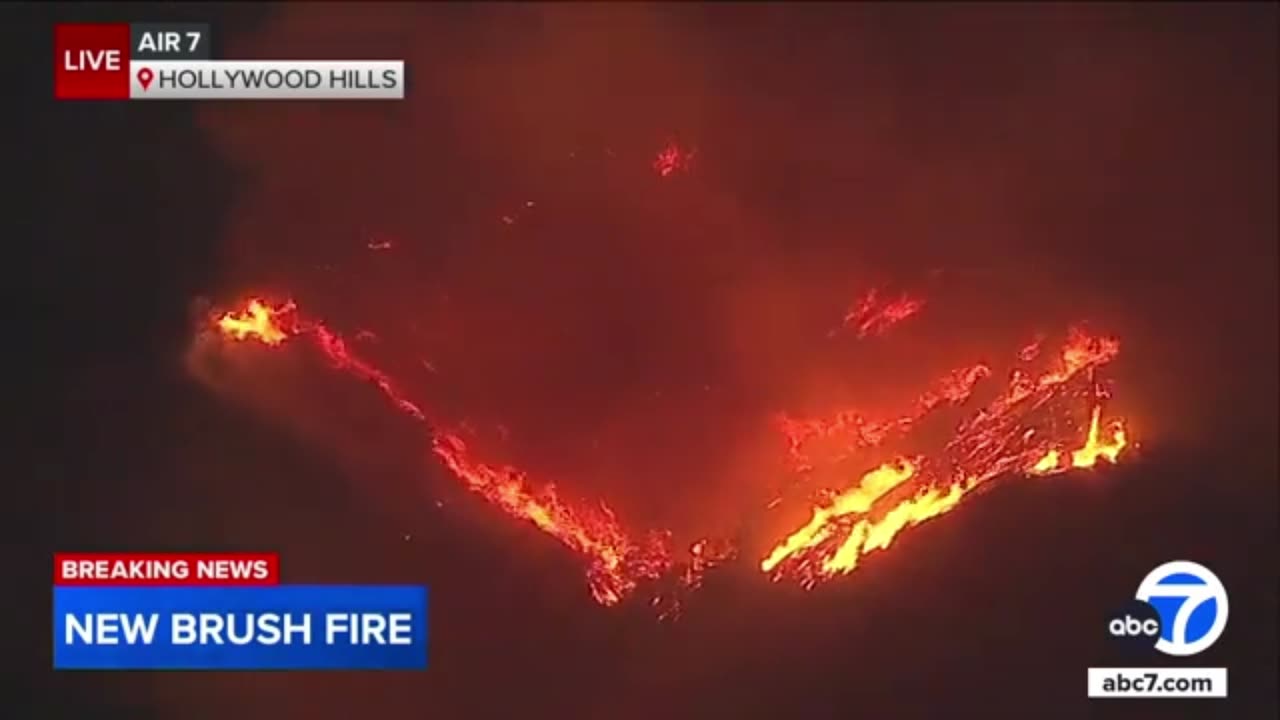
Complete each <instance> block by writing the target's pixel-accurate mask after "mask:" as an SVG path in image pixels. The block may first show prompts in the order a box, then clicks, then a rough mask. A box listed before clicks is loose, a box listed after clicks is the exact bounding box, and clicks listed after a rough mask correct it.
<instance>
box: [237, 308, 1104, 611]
mask: <svg viewBox="0 0 1280 720" xmlns="http://www.w3.org/2000/svg"><path fill="white" fill-rule="evenodd" d="M214 324H215V326H216V327H217V328H218V329H219V330H220V331H221V332H222V333H223V334H224V335H225V336H226V337H228V338H230V339H233V340H238V341H239V340H256V341H258V342H261V343H263V344H265V345H268V346H272V347H275V346H279V345H280V344H282V343H283V342H284V340H285V339H287V338H290V337H294V336H301V335H305V336H307V337H309V338H310V339H311V340H312V341H313V343H314V345H315V347H316V348H317V349H319V350H320V351H321V352H322V353H323V355H324V356H325V357H326V358H328V360H329V361H330V363H331V364H332V365H333V367H334V368H336V369H340V370H343V371H345V372H347V373H349V374H350V375H352V376H353V377H356V378H358V379H360V380H363V381H365V382H368V383H370V384H371V385H372V386H374V387H376V388H378V390H379V391H380V392H381V393H382V394H383V395H384V396H385V397H386V399H387V400H388V401H390V402H391V404H392V405H393V406H394V407H396V408H397V409H399V410H400V411H401V412H403V413H404V414H405V415H407V416H408V417H411V418H413V419H414V420H416V421H419V422H421V423H423V424H424V425H426V426H427V427H428V428H429V429H430V431H431V433H432V442H431V449H432V452H433V454H434V455H435V457H436V458H437V459H438V460H440V461H441V462H442V463H443V464H444V466H445V467H446V468H447V469H449V470H450V472H452V474H453V475H455V476H456V477H457V478H458V479H459V480H461V481H462V482H463V484H464V485H465V486H466V487H467V488H468V489H470V490H471V491H472V492H475V493H476V494H478V495H479V496H481V497H483V498H484V499H485V500H486V501H488V502H489V503H490V504H492V505H494V506H495V507H497V508H499V509H500V510H502V511H503V512H504V513H505V514H507V515H510V516H512V517H515V518H519V519H522V520H525V521H528V522H529V523H531V524H532V525H533V526H534V527H537V528H538V529H539V530H541V531H542V532H544V533H546V534H547V535H549V536H551V537H553V538H555V539H556V540H557V541H558V542H560V543H561V544H563V545H564V546H566V547H568V548H570V549H571V550H573V551H574V552H575V553H578V554H579V555H581V556H583V557H584V558H585V559H586V562H587V566H588V571H587V579H588V586H589V588H590V591H591V594H592V595H593V597H594V598H595V599H596V600H597V601H598V602H600V603H601V604H603V605H614V604H617V603H618V602H620V601H621V600H622V599H623V598H625V597H626V596H628V595H629V594H631V593H632V592H634V591H635V590H636V589H637V587H639V585H640V584H641V583H645V582H650V581H656V580H659V579H660V578H662V577H670V578H673V579H674V581H675V582H676V583H677V585H678V587H679V588H683V589H691V588H696V587H698V586H699V585H700V584H701V582H702V577H703V575H704V573H705V572H706V571H708V570H709V569H710V568H713V567H715V566H717V565H718V564H721V563H722V562H724V561H726V560H728V559H729V558H731V557H733V556H734V552H735V551H734V548H733V547H732V545H730V544H729V543H727V542H723V541H713V540H710V539H703V540H699V541H698V542H696V543H693V544H692V545H691V546H690V547H689V548H688V558H686V559H682V560H677V559H676V558H675V556H674V553H673V552H672V550H671V544H670V534H669V533H665V532H651V533H648V534H646V535H643V536H639V539H637V536H635V535H631V534H629V533H628V532H626V530H625V529H624V528H623V526H622V525H621V523H619V521H618V519H617V518H616V517H615V515H614V514H613V512H612V511H611V510H610V509H609V508H608V507H607V506H605V505H603V504H601V505H599V506H598V507H593V506H580V505H575V504H571V503H568V502H566V501H564V500H563V499H562V498H561V497H560V495H559V494H558V492H557V490H556V487H555V485H553V484H535V483H534V482H532V481H531V480H530V479H529V477H528V476H527V475H526V473H525V472H524V471H522V470H519V469H517V468H514V467H511V466H509V465H495V464H491V463H488V462H484V461H481V460H478V459H476V457H475V456H474V454H473V451H472V450H471V448H470V447H469V446H468V444H467V443H466V442H465V441H464V440H463V439H462V437H460V436H459V435H458V434H455V433H451V432H446V431H443V430H441V429H440V427H439V426H438V425H437V424H436V423H434V422H432V421H431V420H429V419H428V415H427V413H426V412H425V411H424V410H423V409H422V407H421V406H419V405H418V404H416V403H414V402H413V401H411V400H410V399H408V398H407V397H405V396H404V395H403V394H402V393H401V391H400V390H399V389H398V388H397V387H396V385H395V384H394V383H393V382H392V379H391V378H390V377H389V376H388V375H387V374H386V373H384V372H382V371H381V370H379V369H378V368H376V367H374V366H373V365H372V364H371V363H369V362H368V361H366V360H364V359H361V358H359V357H357V356H356V355H355V354H353V353H352V352H351V350H350V348H349V347H348V346H347V343H346V342H345V341H344V339H343V338H342V337H341V336H340V335H338V334H337V333H335V332H333V331H331V330H329V329H328V328H327V327H325V326H324V325H323V324H321V323H319V322H315V321H310V320H302V319H300V318H299V316H298V313H297V308H296V306H295V305H294V304H293V303H292V302H289V303H285V304H283V305H279V306H272V305H269V304H267V303H265V302H263V301H261V300H257V299H254V300H251V301H249V302H248V303H247V304H246V306H245V308H244V309H243V310H242V311H239V312H234V313H233V312H228V313H225V314H224V315H222V316H221V317H220V318H218V319H217V320H216V321H215V323H214ZM1039 344H1040V341H1039V340H1037V342H1036V343H1034V344H1033V345H1034V347H1036V348H1037V350H1038V348H1039ZM1030 347H1032V346H1028V348H1030ZM1119 347H1120V346H1119V343H1118V342H1117V341H1116V340H1115V339H1113V338H1104V337H1095V336H1091V335H1088V334H1087V333H1085V332H1083V331H1081V330H1078V329H1072V330H1071V331H1070V333H1069V335H1068V338H1067V341H1066V344H1065V345H1064V346H1063V348H1062V351H1061V352H1060V353H1059V355H1058V356H1057V357H1056V360H1055V364H1054V366H1053V367H1050V368H1049V369H1047V370H1045V371H1043V372H1041V373H1040V374H1038V375H1037V374H1033V373H1031V372H1029V371H1028V370H1025V369H1022V368H1015V370H1014V371H1013V372H1012V373H1011V374H1010V377H1009V381H1008V384H1007V386H1006V387H1005V388H1004V389H1003V391H1001V392H1000V393H998V394H997V395H996V397H995V398H994V399H993V400H991V401H990V402H988V403H987V404H986V405H985V406H983V407H981V408H979V409H978V410H976V411H975V412H973V413H971V414H970V416H969V418H968V419H967V420H965V421H963V422H961V423H960V424H959V426H958V427H957V428H956V429H955V433H954V435H953V437H952V439H951V440H950V441H949V442H948V443H946V445H945V447H944V448H942V450H940V451H939V452H937V453H934V454H932V455H931V456H919V457H912V458H899V459H897V460H895V461H892V462H889V463H885V464H883V465H881V466H879V467H877V468H875V469H873V470H871V471H869V472H866V473H864V474H863V475H862V476H861V477H860V478H859V479H858V481H857V482H856V483H855V484H853V485H852V486H850V487H849V488H847V489H845V490H844V491H842V492H838V493H835V494H833V495H832V496H831V497H830V498H829V499H827V500H825V501H824V502H822V503H820V504H818V505H815V506H814V507H813V509H812V514H811V517H810V520H809V521H808V522H807V523H806V524H805V525H803V526H802V527H800V528H799V529H797V530H795V531H793V532H791V533H790V534H788V535H787V536H785V537H784V538H782V539H781V540H780V541H778V542H777V543H776V544H775V546H774V547H773V548H772V550H771V551H770V552H769V553H768V554H767V555H766V556H765V557H764V559H763V560H762V561H761V563H760V568H761V570H763V571H764V572H765V573H769V574H770V575H771V576H772V577H773V579H775V580H778V579H781V578H783V577H793V578H796V579H798V580H799V581H800V582H801V583H802V584H803V585H804V586H806V587H812V586H813V585H814V584H816V583H817V582H818V581H820V580H823V579H827V578H831V577H835V576H838V575H842V574H846V573H849V572H851V571H853V570H854V569H855V568H856V567H857V566H858V564H859V562H860V561H861V558H862V557H863V556H865V555H866V554H868V553H870V552H873V551H875V550H882V549H885V548H887V547H889V546H890V545H891V544H892V543H893V542H894V540H895V539H896V538H897V536H898V534H899V533H901V532H902V531H903V530H905V529H906V528H909V527H913V526H916V525H919V524H921V523H923V522H925V521H927V520H929V519H931V518H935V517H938V516H940V515H943V514H945V513H947V512H950V511H951V510H952V509H954V508H955V507H957V506H958V505H959V504H960V502H961V501H962V500H963V498H964V497H966V496H968V494H969V493H970V492H971V491H972V490H974V489H975V488H977V487H978V486H979V485H981V484H983V483H985V482H987V481H989V480H991V479H994V478H997V477H1001V476H1010V475H1019V474H1021V475H1048V474H1054V473H1060V472H1065V471H1067V470H1069V469H1072V468H1088V467H1093V466H1095V465H1096V464H1097V462H1098V460H1099V459H1102V460H1106V461H1107V462H1110V463H1114V462H1116V461H1117V460H1118V459H1119V458H1120V456H1121V454H1122V453H1123V451H1124V450H1125V448H1126V447H1127V446H1128V444H1129V441H1128V437H1127V433H1126V428H1125V426H1124V423H1123V421H1121V420H1114V421H1111V422H1109V423H1107V424H1106V428H1107V429H1106V431H1105V432H1104V431H1103V421H1102V402H1101V401H1102V399H1103V398H1105V397H1106V393H1105V392H1104V391H1103V388H1102V387H1101V386H1100V385H1099V384H1098V382H1097V380H1096V374H1097V372H1096V371H1097V370H1098V368H1100V367H1101V366H1103V365H1105V364H1107V363H1109V362H1110V361H1111V360H1113V359H1114V358H1115V357H1116V356H1117V355H1118V353H1119ZM1028 348H1024V349H1023V350H1022V351H1020V352H1019V357H1020V359H1021V360H1022V361H1024V362H1029V361H1030V360H1032V359H1034V358H1035V357H1036V355H1037V354H1038V353H1037V352H1033V351H1031V350H1029V349H1028ZM990 375H991V370H990V368H989V367H988V366H987V365H985V364H977V365H973V366H969V367H964V368H959V369H956V370H953V371H951V372H950V373H947V374H946V375H944V376H943V377H942V378H940V379H939V381H938V382H937V383H935V385H934V387H933V388H931V389H929V390H927V391H926V392H924V393H923V394H921V395H920V396H919V398H918V399H917V400H916V402H915V403H914V406H913V407H912V409H911V410H910V411H908V412H906V413H904V414H902V415H900V416H898V417H896V418H891V419H888V420H868V419H866V418H864V417H862V416H861V415H859V414H857V413H853V412H844V413H839V414H837V415H836V416H835V417H834V419H833V420H792V419H789V418H784V419H783V423H782V425H783V431H784V433H785V434H786V436H787V438H788V441H789V450H790V453H791V456H792V458H793V460H795V461H796V465H797V469H810V468H811V467H812V463H811V462H810V461H809V459H808V458H807V457H806V456H805V452H804V448H805V446H806V445H807V443H809V442H810V441H812V440H814V439H819V438H832V437H834V438H838V439H841V440H842V441H843V442H844V443H845V444H846V445H847V446H848V448H851V449H859V448H867V447H873V446H875V445H878V444H880V443H881V442H883V441H885V440H886V439H887V438H889V437H891V436H895V435H902V434H905V433H907V432H909V431H910V430H911V429H912V428H913V427H914V426H915V424H916V423H917V422H918V421H919V420H920V419H921V418H923V417H924V416H925V415H927V414H929V413H931V412H933V411H935V410H936V409H938V408H941V407H949V406H958V405H962V404H964V403H965V402H967V401H968V400H969V399H970V397H971V396H972V395H973V392H974V389H975V386H976V385H977V384H978V383H979V382H980V381H982V380H984V379H986V378H988V377H990ZM1085 395H1087V396H1090V397H1091V398H1092V401H1091V404H1090V420H1089V427H1088V431H1087V433H1086V436H1085V438H1084V442H1083V444H1082V445H1081V446H1080V447H1078V448H1076V449H1074V450H1068V449H1067V448H1068V444H1067V443H1065V442H1064V438H1066V437H1069V435H1068V433H1074V432H1078V430H1074V429H1073V428H1074V427H1075V426H1074V425H1072V424H1071V423H1070V422H1066V423H1063V422H1062V421H1061V418H1062V417H1063V416H1066V415H1069V414H1070V413H1069V412H1067V411H1068V410H1069V408H1070V406H1071V405H1072V401H1073V400H1074V399H1075V398H1078V397H1081V396H1085ZM843 457H844V456H840V457H837V458H836V460H840V459H843ZM653 602H654V604H655V606H659V605H663V606H665V607H666V609H665V610H664V616H670V615H671V614H672V613H673V611H674V609H675V608H676V605H675V603H676V602H677V601H676V600H675V599H674V598H672V597H665V596H658V597H655V598H654V600H653Z"/></svg>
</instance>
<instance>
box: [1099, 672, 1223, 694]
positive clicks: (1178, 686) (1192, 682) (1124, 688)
mask: <svg viewBox="0 0 1280 720" xmlns="http://www.w3.org/2000/svg"><path fill="white" fill-rule="evenodd" d="M1226 696H1227V669H1226V668H1184V667H1162V668H1095V667H1091V668H1089V697H1091V698H1224V697H1226Z"/></svg>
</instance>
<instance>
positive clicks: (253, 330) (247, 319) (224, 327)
mask: <svg viewBox="0 0 1280 720" xmlns="http://www.w3.org/2000/svg"><path fill="white" fill-rule="evenodd" d="M290 307H291V306H285V307H284V308H281V309H279V310H276V309H272V308H270V307H267V306H266V305H264V304H263V303H262V302H261V301H259V300H253V301H251V302H250V303H249V306H248V308H246V310H245V311H244V312H241V313H226V314H225V315H223V316H222V317H221V318H219V319H218V329H219V330H221V331H222V332H223V333H224V334H225V335H227V336H229V337H233V338H235V339H236V340H244V339H246V338H250V337H253V338H257V339H258V340H261V341H262V342H263V343H266V344H267V345H279V344H280V343H282V342H284V341H285V339H286V338H288V337H289V335H288V333H286V332H285V331H284V330H282V329H281V328H280V326H278V325H277V324H276V322H275V318H276V316H277V315H279V314H280V313H282V312H285V311H286V310H289V309H290Z"/></svg>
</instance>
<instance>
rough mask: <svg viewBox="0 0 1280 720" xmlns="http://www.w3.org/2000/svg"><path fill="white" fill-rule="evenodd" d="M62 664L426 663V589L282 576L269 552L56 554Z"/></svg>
mask: <svg viewBox="0 0 1280 720" xmlns="http://www.w3.org/2000/svg"><path fill="white" fill-rule="evenodd" d="M53 562H54V586H53V668H54V669H55V670H421V669H424V668H426V666H427V625H426V622H427V617H426V615H427V590H426V588H425V587H422V586H418V585H282V584H280V583H279V575H280V573H279V568H280V562H279V558H278V557H277V556H276V555H275V554H273V553H142V554H138V553H135V554H109V553H108V554H103V553H56V554H55V555H54V560H53Z"/></svg>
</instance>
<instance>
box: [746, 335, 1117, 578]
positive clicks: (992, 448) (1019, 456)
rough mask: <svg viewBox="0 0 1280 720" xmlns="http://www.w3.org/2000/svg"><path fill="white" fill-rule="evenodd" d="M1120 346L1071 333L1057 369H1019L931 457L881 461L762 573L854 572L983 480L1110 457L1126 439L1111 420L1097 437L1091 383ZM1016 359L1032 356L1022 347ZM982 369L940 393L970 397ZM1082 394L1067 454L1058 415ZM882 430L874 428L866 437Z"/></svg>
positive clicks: (778, 548) (1067, 428)
mask: <svg viewBox="0 0 1280 720" xmlns="http://www.w3.org/2000/svg"><path fill="white" fill-rule="evenodd" d="M1119 349H1120V345H1119V343H1118V342H1117V341H1115V340H1114V339H1111V338H1100V337H1092V336H1089V335H1087V334H1085V333H1084V332H1082V331H1080V330H1072V331H1071V333H1070V335H1069V337H1068V339H1067V343H1066V345H1065V346H1064V347H1063V349H1062V352H1061V354H1060V357H1059V363H1058V364H1057V366H1056V367H1052V368H1050V369H1048V370H1046V371H1045V372H1044V373H1042V374H1041V375H1040V376H1039V377H1038V378H1036V379H1032V375H1030V374H1029V373H1027V372H1026V371H1024V370H1021V369H1016V370H1015V371H1014V372H1013V373H1012V374H1011V377H1010V380H1009V384H1008V387H1007V388H1006V389H1005V390H1004V391H1003V392H1002V393H1000V394H999V395H998V396H997V397H996V398H995V399H994V400H992V401H991V402H990V403H988V404H987V405H986V406H985V407H983V408H982V409H980V410H978V411H977V412H976V413H974V414H972V415H971V416H970V417H969V419H968V420H966V421H964V422H962V423H961V424H960V426H959V427H958V428H957V429H956V432H955V435H954V436H953V438H952V439H951V441H950V442H948V443H947V444H946V446H945V447H944V448H943V449H942V450H941V451H940V452H939V453H937V454H936V455H935V456H932V457H923V458H913V459H910V460H908V459H900V460H898V461H896V462H893V463H889V464H886V465H883V466H881V467H879V468H877V469H875V470H872V471H870V472H868V473H866V474H865V475H863V476H862V478H861V479H860V480H859V481H858V482H857V483H856V484H854V485H853V486H851V487H850V488H849V489H847V490H845V491H843V492H841V493H840V494H838V495H836V496H835V497H834V498H832V499H831V500H829V501H827V502H825V503H822V504H820V505H818V506H817V507H815V508H814V510H813V515H812V518H811V519H810V521H809V522H808V523H807V524H806V525H804V526H803V527H801V528H800V529H799V530H796V531H795V532H793V533H791V534H790V535H788V536H787V537H785V538H783V539H782V540H780V541H779V542H778V543H777V544H776V545H775V546H774V547H773V549H772V550H771V551H770V552H769V553H768V554H767V555H766V556H765V558H764V559H763V560H762V561H761V563H760V568H761V570H763V571H764V572H766V573H770V574H772V576H773V578H774V579H775V580H777V579H780V578H783V577H793V578H795V579H797V580H798V581H799V582H801V583H802V584H803V585H805V586H806V587H812V586H813V585H814V584H816V583H817V582H818V581H820V580H823V579H826V578H830V577H834V576H837V575H840V574H844V573H848V572H850V571H852V570H853V569H854V568H856V567H857V565H858V561H859V559H860V558H861V557H862V556H863V555H866V554H867V553H868V552H871V551H873V550H878V549H883V548H886V547H888V546H889V545H890V544H891V543H892V542H893V539H894V538H895V537H896V536H897V535H898V533H899V532H901V531H902V530H904V529H906V528H908V527H912V526H914V525H918V524H920V523H922V522H924V521H926V520H928V519H930V518H934V517H938V516H939V515H942V514H944V513H946V512H949V511H950V510H952V509H953V508H955V507H956V506H957V505H958V504H959V503H960V502H961V500H963V498H964V497H966V495H967V494H968V493H969V492H970V491H972V490H973V489H974V488H976V487H978V486H979V485H981V484H982V483H984V482H987V481H988V480H991V479H993V478H997V477H1000V476H1004V475H1013V474H1024V475H1047V474H1052V473H1058V472H1063V471H1065V470H1068V469H1070V468H1084V467H1092V466H1093V465H1095V464H1096V463H1097V461H1098V459H1099V458H1103V459H1105V460H1107V461H1109V462H1115V461H1116V460H1117V459H1118V458H1119V456H1120V453H1121V451H1122V450H1123V449H1124V448H1125V446H1126V443H1127V439H1126V436H1125V430H1124V426H1123V424H1122V423H1121V422H1120V421H1118V420H1117V421H1114V422H1112V423H1111V424H1110V425H1109V428H1110V430H1109V436H1108V437H1105V438H1104V437H1103V436H1102V432H1101V430H1100V427H1101V415H1102V407H1101V405H1100V400H1099V399H1100V398H1102V397H1105V393H1104V392H1102V390H1101V388H1100V387H1099V386H1098V384H1097V381H1096V379H1095V371H1096V369H1097V368H1098V367H1100V366H1102V365H1104V364H1106V363H1108V362H1110V361H1111V360H1112V359H1114V358H1115V356H1116V355H1117V354H1118V353H1119ZM1020 356H1021V357H1023V358H1026V357H1028V356H1031V357H1034V354H1033V353H1028V352H1027V351H1026V350H1025V349H1024V351H1023V352H1022V353H1020ZM979 376H980V377H986V374H985V373H975V374H971V375H961V376H959V377H964V378H969V379H971V380H967V381H966V382H967V384H966V383H957V384H956V385H955V387H956V388H957V390H956V392H954V393H952V394H950V395H947V394H943V395H942V396H940V397H947V398H950V397H960V398H967V397H968V396H969V393H970V392H971V391H972V387H973V382H976V379H972V378H976V377H979ZM952 377H953V378H954V377H956V375H955V374H953V375H952ZM925 397H929V395H927V394H926V396H925ZM1081 397H1087V398H1090V402H1091V405H1090V406H1089V416H1090V421H1089V429H1088V431H1087V433H1085V438H1084V442H1083V445H1082V446H1080V447H1079V448H1078V449H1076V450H1074V451H1069V452H1068V451H1067V450H1065V448H1064V447H1063V446H1062V445H1058V444H1055V441H1056V442H1061V440H1062V439H1063V438H1064V437H1066V436H1067V435H1068V434H1069V433H1072V432H1078V430H1073V426H1072V425H1071V424H1070V423H1067V422H1064V420H1063V418H1064V417H1067V416H1070V415H1071V412H1070V408H1071V406H1072V405H1074V404H1075V403H1074V401H1075V400H1076V399H1077V398H1081ZM939 402H941V400H939ZM919 407H920V408H922V409H924V410H923V411H924V412H927V411H928V408H931V407H932V406H931V405H930V403H928V402H923V401H922V402H921V403H919ZM920 412H921V410H917V412H916V414H913V415H906V416H904V419H900V420H898V421H896V422H894V423H891V424H890V425H891V426H893V427H895V428H903V427H906V426H909V425H910V421H909V420H905V419H907V418H915V417H918V416H919V414H920ZM850 426H851V423H848V422H844V423H843V425H842V426H841V427H839V430H840V431H847V430H848V428H849V427H850ZM865 427H866V425H865V424H863V425H861V426H857V428H858V433H857V438H858V439H859V441H866V440H867V439H868V435H867V433H865V431H864V429H865ZM825 429H826V428H825V427H824V430H825ZM880 437H881V436H879V435H877V434H875V433H872V434H871V435H870V438H869V439H870V440H878V439H879V438H880ZM1077 437H1078V435H1077ZM790 439H791V443H792V447H793V448H794V447H795V443H796V440H795V438H794V436H792V437H791V438H790ZM1055 439H1056V440H1055ZM1064 457H1070V458H1071V461H1070V463H1069V464H1064V463H1063V458H1064Z"/></svg>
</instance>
